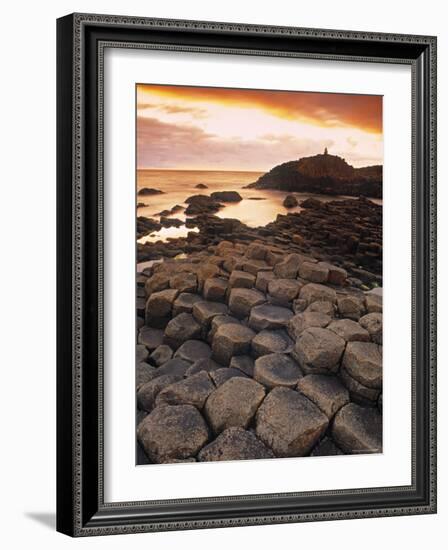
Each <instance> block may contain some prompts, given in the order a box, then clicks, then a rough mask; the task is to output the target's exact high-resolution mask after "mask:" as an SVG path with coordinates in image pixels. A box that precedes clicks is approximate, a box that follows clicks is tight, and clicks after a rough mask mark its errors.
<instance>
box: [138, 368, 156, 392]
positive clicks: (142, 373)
mask: <svg viewBox="0 0 448 550" xmlns="http://www.w3.org/2000/svg"><path fill="white" fill-rule="evenodd" d="M155 371H156V369H155V368H154V367H151V365H148V363H137V365H136V367H135V387H136V389H139V387H140V386H143V384H146V382H150V381H151V380H152V379H153V378H154V374H155Z"/></svg>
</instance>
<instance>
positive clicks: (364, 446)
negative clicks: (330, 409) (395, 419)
mask: <svg viewBox="0 0 448 550" xmlns="http://www.w3.org/2000/svg"><path fill="white" fill-rule="evenodd" d="M382 422H383V417H382V415H381V413H380V412H378V410H377V409H374V408H369V407H360V406H359V405H356V404H355V403H349V404H348V405H346V406H345V407H343V408H342V409H341V410H340V411H339V412H338V413H337V414H336V416H335V418H334V423H333V429H332V436H333V439H334V440H335V442H336V444H337V445H338V446H339V447H340V448H341V449H342V450H343V451H345V452H346V453H350V454H364V453H381V452H382V450H383V444H382V434H383V429H382Z"/></svg>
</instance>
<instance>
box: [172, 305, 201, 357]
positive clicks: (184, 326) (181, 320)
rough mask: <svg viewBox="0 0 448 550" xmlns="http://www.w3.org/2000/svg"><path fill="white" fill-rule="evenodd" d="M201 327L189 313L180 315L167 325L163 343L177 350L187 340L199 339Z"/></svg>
mask: <svg viewBox="0 0 448 550" xmlns="http://www.w3.org/2000/svg"><path fill="white" fill-rule="evenodd" d="M200 336H201V326H200V325H199V324H198V323H197V322H196V321H195V319H194V317H193V315H191V314H190V313H180V314H179V315H177V316H176V317H174V318H173V319H171V321H170V322H169V323H168V324H167V326H166V328H165V337H164V343H165V344H168V345H169V346H171V347H172V348H173V349H177V348H178V347H179V346H181V345H182V344H183V343H184V342H186V341H187V340H191V339H194V338H199V337H200Z"/></svg>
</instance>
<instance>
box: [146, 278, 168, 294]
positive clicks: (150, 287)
mask: <svg viewBox="0 0 448 550" xmlns="http://www.w3.org/2000/svg"><path fill="white" fill-rule="evenodd" d="M169 284H170V275H169V274H168V273H154V275H152V276H151V277H148V279H147V280H146V282H145V291H146V295H147V296H150V295H151V294H152V293H153V292H159V291H160V290H165V289H166V288H168V286H169Z"/></svg>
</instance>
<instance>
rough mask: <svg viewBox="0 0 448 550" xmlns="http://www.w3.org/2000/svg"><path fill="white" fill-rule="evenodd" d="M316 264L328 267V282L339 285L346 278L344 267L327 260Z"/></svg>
mask: <svg viewBox="0 0 448 550" xmlns="http://www.w3.org/2000/svg"><path fill="white" fill-rule="evenodd" d="M318 265H320V266H322V267H325V268H327V269H328V282H329V283H330V284H332V285H338V286H341V285H343V284H344V283H345V280H346V279H347V271H345V269H343V268H342V267H337V266H335V265H333V264H329V263H327V262H319V264H318Z"/></svg>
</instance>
